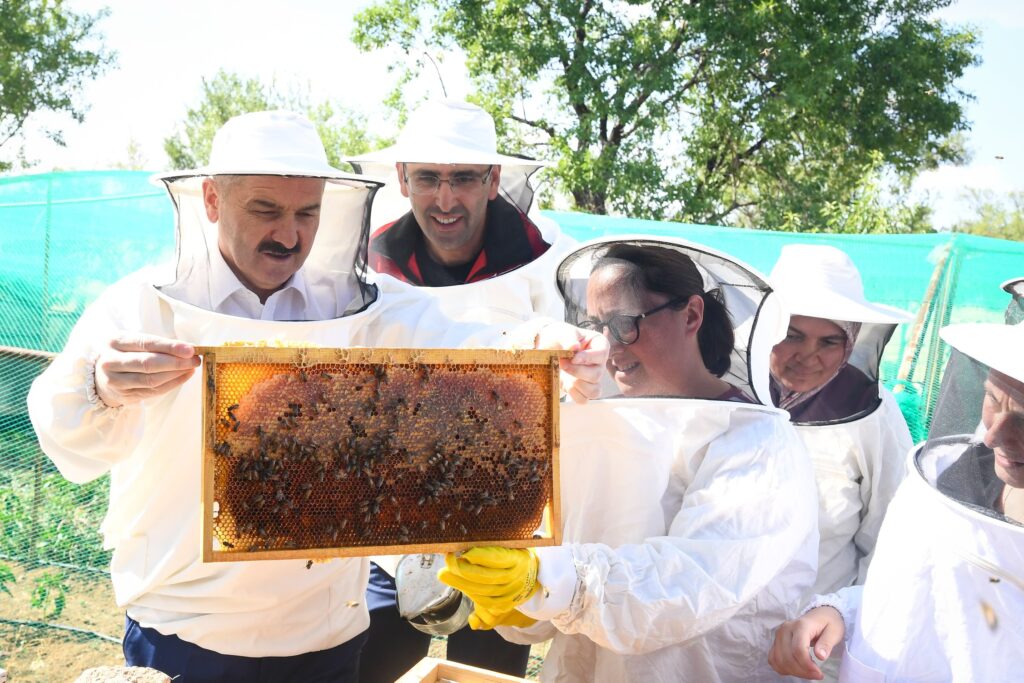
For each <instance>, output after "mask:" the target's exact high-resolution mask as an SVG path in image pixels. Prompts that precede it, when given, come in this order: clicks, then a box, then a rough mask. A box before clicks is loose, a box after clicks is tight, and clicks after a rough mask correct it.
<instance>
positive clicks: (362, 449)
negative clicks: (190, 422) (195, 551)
mask: <svg viewBox="0 0 1024 683" xmlns="http://www.w3.org/2000/svg"><path fill="white" fill-rule="evenodd" d="M197 351H198V353H199V354H200V355H202V357H203V367H202V372H203V378H204V381H203V418H202V419H203V461H202V481H203V485H202V490H203V498H202V519H203V524H202V538H201V553H202V558H203V561H204V562H220V561H239V560H267V559H296V558H300V559H321V558H331V557H357V556H371V555H391V554H404V553H415V552H449V551H456V550H462V549H465V548H469V547H472V546H477V545H503V546H506V547H516V548H524V547H531V546H547V545H558V544H559V543H560V542H561V539H560V535H561V534H560V530H561V512H560V502H559V474H558V449H559V434H558V408H559V383H558V372H559V358H562V357H569V356H571V353H569V352H565V351H537V350H517V351H503V350H496V349H326V348H304V347H252V346H220V347H199V348H198V349H197Z"/></svg>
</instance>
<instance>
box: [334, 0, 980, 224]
mask: <svg viewBox="0 0 1024 683" xmlns="http://www.w3.org/2000/svg"><path fill="white" fill-rule="evenodd" d="M949 2H951V0H755V1H752V2H731V3H725V2H696V1H691V2H683V1H681V0H653V1H648V2H641V1H640V0H583V1H579V0H502V2H483V1H481V0H383V1H382V2H379V3H378V4H377V5H374V6H372V7H370V8H367V9H366V10H363V11H362V12H361V13H360V14H359V15H357V17H356V27H355V29H354V32H353V40H354V41H355V43H356V44H357V45H358V46H359V47H360V48H361V49H363V50H372V49H378V48H382V47H385V46H397V47H399V48H400V49H402V50H404V51H405V53H406V54H407V55H408V56H409V59H407V60H406V61H405V62H403V64H405V65H408V66H404V67H403V66H398V67H396V68H397V69H398V70H399V71H400V72H404V74H407V73H408V71H409V70H415V69H418V68H421V67H422V64H421V61H422V60H421V59H419V58H418V55H420V54H422V53H423V51H424V50H435V51H436V50H445V49H450V48H458V49H460V50H461V51H462V52H463V53H464V54H465V58H466V64H467V69H468V71H469V74H470V77H471V78H472V79H473V82H474V85H475V87H476V94H475V96H474V98H475V100H476V101H477V102H478V103H480V104H481V105H482V106H484V107H485V108H487V109H488V110H489V111H490V112H491V113H492V114H493V115H494V116H495V118H496V120H497V121H498V122H499V128H500V131H499V132H500V134H501V135H502V136H503V141H504V143H505V145H506V146H508V147H509V148H513V147H514V146H521V145H524V144H525V145H527V147H528V148H529V149H532V150H533V151H534V153H535V154H536V156H540V157H543V158H548V159H551V160H553V161H554V162H555V163H554V169H553V170H554V175H555V176H556V178H557V180H558V182H559V183H560V185H561V187H562V188H563V189H564V190H565V191H566V192H567V193H568V194H571V196H572V197H573V199H574V201H575V204H576V206H577V208H579V209H582V210H584V211H590V212H594V213H606V212H607V211H609V210H613V211H618V212H624V213H627V214H630V215H633V216H638V217H651V218H659V219H660V218H673V219H678V220H689V221H696V222H708V223H721V222H733V223H738V224H745V225H763V226H765V227H774V226H779V225H782V224H786V221H785V220H784V217H785V216H787V215H794V214H795V215H798V216H800V217H801V219H802V220H801V221H799V224H800V225H807V226H813V225H815V224H816V223H817V221H819V220H820V219H821V216H822V215H823V213H822V211H823V210H824V207H825V205H826V203H828V202H832V203H834V204H839V205H843V204H846V203H848V202H853V201H856V195H855V191H856V188H858V187H861V186H862V181H863V179H864V169H865V168H866V167H869V166H878V168H879V169H880V171H881V172H883V173H884V174H894V175H897V176H905V175H908V174H913V173H915V172H917V171H918V170H919V169H921V168H925V167H929V166H930V165H934V164H937V163H939V162H943V161H950V160H956V159H957V158H958V152H959V147H958V146H957V145H955V144H951V143H950V137H949V136H950V134H952V133H955V132H956V131H960V130H963V129H964V128H965V127H966V123H965V122H964V118H963V109H962V104H963V103H964V101H965V100H966V99H968V98H969V96H968V95H967V94H965V93H964V92H962V91H961V90H960V89H958V88H957V87H956V85H955V81H956V79H957V78H959V77H960V76H961V75H962V73H963V72H964V70H965V69H966V68H967V67H968V66H970V65H972V64H974V63H975V61H976V57H975V55H974V53H973V49H974V48H975V46H976V43H977V41H976V39H975V37H974V35H973V34H972V33H971V32H970V31H967V30H961V29H956V28H950V27H947V26H945V25H944V24H942V23H941V22H940V21H938V20H936V19H933V18H931V16H932V15H933V12H934V11H935V10H936V9H938V8H940V7H942V6H944V5H947V4H949ZM405 77H407V76H405ZM954 139H955V138H954ZM520 148H521V147H520ZM789 224H790V225H795V224H794V223H793V222H789Z"/></svg>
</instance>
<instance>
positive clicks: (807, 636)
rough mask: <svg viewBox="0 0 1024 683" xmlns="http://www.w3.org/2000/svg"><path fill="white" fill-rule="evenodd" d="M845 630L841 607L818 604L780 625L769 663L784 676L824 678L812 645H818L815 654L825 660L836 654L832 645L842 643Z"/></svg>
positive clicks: (815, 679)
mask: <svg viewBox="0 0 1024 683" xmlns="http://www.w3.org/2000/svg"><path fill="white" fill-rule="evenodd" d="M845 633H846V625H845V624H844V623H843V615H841V614H840V613H839V610H837V609H835V608H834V607H827V606H826V607H815V608H814V609H812V610H811V611H810V612H808V613H807V614H805V615H803V616H802V617H800V618H799V619H794V620H792V621H787V622H784V623H783V624H782V625H781V626H779V628H778V629H777V630H776V631H775V642H774V643H773V644H772V649H771V651H770V652H769V653H768V664H770V665H771V667H772V668H773V669H775V672H776V673H778V674H780V675H783V676H798V677H800V678H807V679H810V680H814V681H820V680H821V679H822V678H824V674H822V673H821V669H819V668H818V665H817V664H815V663H814V660H812V659H811V655H810V652H809V651H810V648H811V646H812V645H813V646H814V655H815V656H816V657H817V658H818V659H819V660H821V661H825V660H826V659H828V657H829V655H830V654H832V648H834V647H835V646H836V645H837V644H838V643H840V642H842V640H843V635H844V634H845Z"/></svg>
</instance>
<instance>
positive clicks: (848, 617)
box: [800, 586, 864, 643]
mask: <svg viewBox="0 0 1024 683" xmlns="http://www.w3.org/2000/svg"><path fill="white" fill-rule="evenodd" d="M863 596H864V586H846V587H845V588H840V589H839V590H838V591H836V592H835V593H829V594H828V595H815V596H814V599H813V600H811V602H810V603H808V605H807V606H806V607H804V608H803V610H802V611H801V612H800V616H803V615H805V614H807V613H808V612H810V611H811V610H812V609H815V608H817V607H832V608H834V609H835V610H836V611H837V612H839V614H840V615H841V616H842V617H843V629H844V631H843V641H844V642H846V643H849V642H850V638H851V637H852V636H853V630H854V628H856V626H857V612H858V611H859V610H860V601H861V598H862V597H863Z"/></svg>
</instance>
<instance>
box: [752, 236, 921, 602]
mask: <svg viewBox="0 0 1024 683" xmlns="http://www.w3.org/2000/svg"><path fill="white" fill-rule="evenodd" d="M768 279H769V282H771V284H772V286H773V287H774V288H775V291H776V292H777V293H778V294H779V296H780V297H781V298H782V300H783V302H784V303H785V305H786V308H787V309H788V310H789V313H790V315H791V316H794V317H793V318H791V321H790V334H789V335H788V336H787V339H786V340H784V341H783V342H780V344H778V345H777V346H776V347H775V350H773V354H772V359H773V362H772V370H773V380H772V383H773V392H772V393H773V398H775V399H776V405H779V407H781V408H784V409H788V410H790V411H791V412H792V416H793V418H792V421H793V425H794V426H795V427H796V430H797V433H799V434H800V437H801V438H802V439H803V441H804V444H805V445H806V446H807V450H808V452H809V453H810V455H811V460H812V462H813V463H814V475H815V479H816V481H817V484H818V495H819V507H818V531H819V533H820V534H821V538H820V542H819V546H818V553H819V554H818V578H817V580H816V581H815V582H814V587H813V592H814V593H816V594H819V593H831V592H833V591H835V590H838V589H840V588H842V587H843V586H849V585H852V584H854V583H863V582H864V578H865V576H866V575H867V570H868V565H869V564H870V562H871V558H872V555H873V552H874V548H875V541H876V540H877V538H878V530H879V528H880V527H881V525H882V519H883V518H884V517H885V511H886V508H887V506H888V504H889V501H890V500H891V499H892V497H893V495H895V493H896V489H897V487H898V486H899V484H900V482H901V481H902V480H903V477H904V472H905V469H906V468H905V460H906V453H907V451H908V450H910V447H911V445H912V444H913V442H912V440H911V437H910V430H909V429H908V428H907V423H906V420H905V419H904V418H903V414H902V413H901V412H900V409H899V406H898V405H897V403H896V399H895V397H894V396H893V395H892V393H891V392H889V391H888V390H887V389H886V388H885V387H883V386H881V384H880V382H879V381H878V375H879V365H880V363H881V358H882V353H883V351H884V349H885V345H886V343H887V342H888V341H889V339H890V338H891V337H892V334H893V332H894V331H895V329H896V326H897V325H898V324H899V323H901V322H905V321H907V320H909V319H910V317H911V316H910V314H908V313H906V312H904V311H901V310H898V309H895V308H893V307H891V306H885V305H883V304H877V303H874V302H871V301H868V300H867V299H866V298H865V297H864V286H863V283H862V282H861V277H860V273H859V272H858V271H857V267H856V266H855V265H854V263H853V261H852V260H851V259H850V257H849V256H847V255H846V254H845V253H844V252H842V251H840V250H839V249H836V248H835V247H830V246H824V245H810V244H790V245H786V246H785V247H783V248H782V253H781V255H780V256H779V259H778V261H777V262H776V264H775V267H774V268H773V269H772V272H771V274H770V275H769V277H768ZM806 318H812V319H815V321H820V320H827V321H830V322H832V323H833V325H839V326H840V328H843V329H844V334H846V333H849V334H850V336H852V337H853V338H852V339H849V338H848V339H847V347H846V349H844V351H845V352H846V353H845V360H843V361H842V362H841V364H840V365H839V367H837V368H835V369H834V370H830V369H825V370H824V372H825V373H828V374H831V375H832V377H831V378H830V379H828V380H826V381H825V382H824V384H822V385H819V386H818V387H815V389H813V390H811V391H804V392H787V391H786V390H785V388H784V387H783V386H782V384H781V383H780V381H779V379H776V378H775V376H774V375H775V374H778V375H780V376H784V375H785V373H786V372H787V368H786V364H787V362H792V363H795V364H797V365H798V367H799V368H801V369H802V368H803V367H805V365H804V364H811V363H814V362H816V361H817V360H818V359H817V358H816V357H815V353H816V352H817V351H818V349H816V348H814V339H810V340H808V339H805V335H804V334H803V332H806V330H802V328H801V324H802V321H803V320H805V319H806ZM791 348H792V351H790V349H791ZM835 353H836V355H837V356H838V355H839V354H840V353H841V352H840V351H839V350H837V351H836V352H835ZM817 367H818V366H816V367H815V369H817ZM782 381H783V382H785V381H786V380H785V378H784V377H783V379H782ZM780 389H781V396H783V397H784V399H783V400H782V401H779V400H778V399H779V396H780ZM786 399H788V401H787V400H786Z"/></svg>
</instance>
